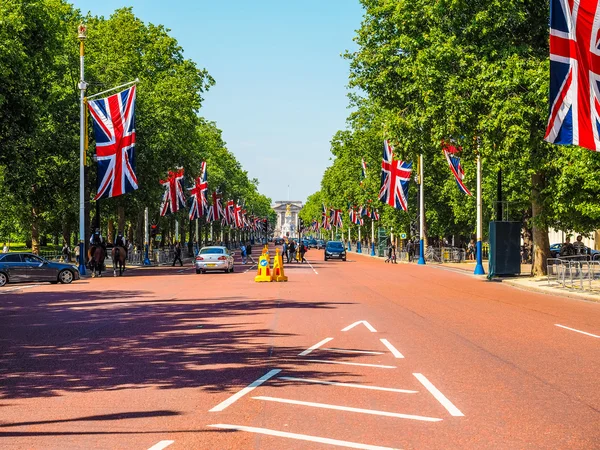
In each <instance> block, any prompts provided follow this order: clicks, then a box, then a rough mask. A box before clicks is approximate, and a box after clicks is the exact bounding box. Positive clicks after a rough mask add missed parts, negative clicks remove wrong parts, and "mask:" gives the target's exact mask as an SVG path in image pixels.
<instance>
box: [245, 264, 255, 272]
mask: <svg viewBox="0 0 600 450" xmlns="http://www.w3.org/2000/svg"><path fill="white" fill-rule="evenodd" d="M255 267H256V264H252V265H251V266H250V267H248V268H247V269H246V270H244V272H243V273H246V272H250V271H251V270H252V269H254V268H255Z"/></svg>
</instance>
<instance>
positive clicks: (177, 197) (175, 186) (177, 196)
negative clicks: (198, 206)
mask: <svg viewBox="0 0 600 450" xmlns="http://www.w3.org/2000/svg"><path fill="white" fill-rule="evenodd" d="M182 183H183V169H179V170H177V172H173V171H172V170H169V176H168V177H167V179H166V180H160V184H162V185H163V186H164V188H165V193H164V194H163V198H162V203H161V204H160V215H161V216H164V215H166V214H173V213H176V212H177V211H179V208H184V207H185V196H184V194H183V186H182Z"/></svg>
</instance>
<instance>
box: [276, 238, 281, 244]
mask: <svg viewBox="0 0 600 450" xmlns="http://www.w3.org/2000/svg"><path fill="white" fill-rule="evenodd" d="M275 245H283V238H275Z"/></svg>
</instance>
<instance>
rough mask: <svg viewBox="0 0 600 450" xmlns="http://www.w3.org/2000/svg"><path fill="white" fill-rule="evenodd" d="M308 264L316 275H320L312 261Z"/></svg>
mask: <svg viewBox="0 0 600 450" xmlns="http://www.w3.org/2000/svg"><path fill="white" fill-rule="evenodd" d="M306 262H307V263H308V265H309V266H310V268H311V269H312V270H313V272H314V273H315V275H319V272H317V271H316V270H315V268H314V267H313V265H312V264H311V263H310V261H306Z"/></svg>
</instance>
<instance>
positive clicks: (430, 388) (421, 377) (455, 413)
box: [413, 373, 464, 417]
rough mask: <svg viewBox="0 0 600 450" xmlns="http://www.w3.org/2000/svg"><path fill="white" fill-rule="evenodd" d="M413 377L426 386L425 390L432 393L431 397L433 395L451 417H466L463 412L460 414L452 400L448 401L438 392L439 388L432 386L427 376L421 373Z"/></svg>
mask: <svg viewBox="0 0 600 450" xmlns="http://www.w3.org/2000/svg"><path fill="white" fill-rule="evenodd" d="M413 375H414V376H415V377H416V378H417V380H419V381H420V382H421V384H422V385H423V386H425V389H427V390H428V391H429V392H431V395H433V396H434V397H435V399H436V400H437V401H438V402H440V403H441V404H442V406H443V407H444V408H446V410H448V412H449V413H450V415H451V416H455V417H462V416H464V414H463V413H462V412H460V410H459V409H458V408H457V407H456V406H454V404H453V403H452V402H451V401H450V400H448V399H447V398H446V396H445V395H444V394H442V393H441V392H440V391H439V390H438V388H436V387H435V386H434V385H433V384H431V381H429V380H428V379H427V378H425V375H422V374H420V373H413Z"/></svg>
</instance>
